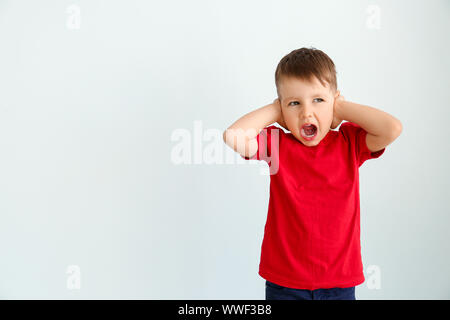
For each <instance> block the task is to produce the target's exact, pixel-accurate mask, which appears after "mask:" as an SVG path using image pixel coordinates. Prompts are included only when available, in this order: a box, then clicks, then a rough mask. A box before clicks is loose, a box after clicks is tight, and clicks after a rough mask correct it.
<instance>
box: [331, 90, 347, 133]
mask: <svg viewBox="0 0 450 320" xmlns="http://www.w3.org/2000/svg"><path fill="white" fill-rule="evenodd" d="M343 101H345V99H344V96H341V92H340V91H338V95H337V97H336V98H334V104H333V121H332V122H331V129H336V128H337V127H338V126H339V125H340V124H341V122H342V119H340V118H339V105H340V104H341V103H342V102H343Z"/></svg>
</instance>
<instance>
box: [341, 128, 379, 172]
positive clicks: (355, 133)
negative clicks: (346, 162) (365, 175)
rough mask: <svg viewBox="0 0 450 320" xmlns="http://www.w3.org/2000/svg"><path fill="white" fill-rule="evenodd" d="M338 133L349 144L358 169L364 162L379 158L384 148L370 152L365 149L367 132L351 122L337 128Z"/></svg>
mask: <svg viewBox="0 0 450 320" xmlns="http://www.w3.org/2000/svg"><path fill="white" fill-rule="evenodd" d="M339 132H340V133H341V134H342V135H343V136H344V138H345V139H346V140H347V141H348V142H349V144H350V147H351V148H352V150H353V152H354V154H355V156H356V158H357V159H358V166H359V167H360V166H361V165H362V164H363V163H364V162H365V161H366V160H369V159H375V158H379V157H380V156H381V155H382V154H383V153H384V151H385V150H386V148H383V149H381V150H378V151H376V152H372V151H370V150H369V148H368V147H367V143H366V136H367V131H366V130H364V129H363V128H362V127H361V126H359V125H358V124H356V123H353V122H344V123H342V124H341V126H340V128H339Z"/></svg>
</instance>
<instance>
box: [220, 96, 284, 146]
mask: <svg viewBox="0 0 450 320" xmlns="http://www.w3.org/2000/svg"><path fill="white" fill-rule="evenodd" d="M278 118H279V109H277V106H276V105H274V104H273V103H271V104H268V105H266V106H264V107H260V108H258V109H256V110H253V111H251V112H249V113H247V114H245V115H243V116H242V117H241V118H239V119H238V120H236V121H235V122H234V123H233V124H232V125H231V126H229V127H228V129H227V130H225V132H224V137H225V135H226V134H227V133H228V132H233V133H235V134H236V133H241V132H242V133H245V135H246V138H247V139H249V140H251V139H253V138H255V137H256V136H257V135H258V134H259V132H260V131H261V130H262V129H264V128H265V127H266V126H268V125H269V124H272V123H274V122H276V121H277V120H278Z"/></svg>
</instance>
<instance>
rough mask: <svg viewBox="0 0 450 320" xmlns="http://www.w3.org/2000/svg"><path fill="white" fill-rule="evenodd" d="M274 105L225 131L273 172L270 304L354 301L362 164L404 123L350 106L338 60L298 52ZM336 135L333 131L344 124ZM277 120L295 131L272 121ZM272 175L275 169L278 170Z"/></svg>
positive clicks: (266, 253) (285, 69) (284, 63)
mask: <svg viewBox="0 0 450 320" xmlns="http://www.w3.org/2000/svg"><path fill="white" fill-rule="evenodd" d="M275 84H276V87H277V94H278V98H277V99H275V100H274V102H273V103H271V104H268V105H266V106H264V107H261V108H259V109H256V110H254V111H252V112H250V113H248V114H246V115H244V116H243V117H241V118H240V119H238V120H237V121H236V122H235V123H233V124H232V125H231V126H230V127H229V128H228V129H227V130H225V132H224V135H223V138H224V141H225V143H226V144H227V145H229V146H230V147H232V148H233V149H234V150H235V151H236V152H238V153H239V154H240V155H241V157H242V158H244V159H246V160H264V161H266V162H267V163H268V164H269V167H270V169H271V170H270V199H269V208H268V214H267V221H266V224H265V228H264V239H263V242H262V247H261V261H260V265H259V275H260V276H261V277H263V278H264V279H266V299H267V300H269V299H291V300H296V299H350V300H354V299H355V286H356V285H359V284H361V283H363V282H364V274H363V267H362V261H361V247H360V219H359V217H360V216H359V214H360V212H359V174H358V170H359V167H360V166H361V165H362V164H363V162H364V161H366V160H368V159H373V158H378V157H380V156H381V155H382V154H383V153H384V151H385V148H386V146H388V145H389V144H391V143H392V142H393V141H394V140H395V139H396V138H397V137H398V136H399V135H400V133H401V131H402V124H401V122H400V121H399V120H398V119H396V118H395V117H393V116H391V115H390V114H387V113H385V112H383V111H381V110H378V109H375V108H372V107H368V106H364V105H360V104H356V103H353V102H348V101H345V99H344V98H343V97H342V96H341V95H340V92H339V90H337V81H336V70H335V66H334V63H333V61H332V60H331V59H330V58H329V57H328V55H326V54H325V53H324V52H322V51H321V50H318V49H315V48H301V49H297V50H294V51H292V52H291V53H289V54H287V55H286V56H285V57H283V58H282V59H281V61H280V62H279V64H278V66H277V69H276V71H275ZM344 120H345V121H347V122H343V123H342V125H341V126H340V128H339V131H333V130H330V129H335V128H337V127H338V126H339V125H340V124H341V122H342V121H344ZM274 122H278V124H279V125H280V126H282V127H283V128H285V129H287V130H289V131H290V133H285V132H284V131H283V130H282V129H279V128H277V127H276V126H274V125H271V126H269V127H266V126H268V125H269V124H272V123H274ZM273 168H275V169H274V170H272V169H273Z"/></svg>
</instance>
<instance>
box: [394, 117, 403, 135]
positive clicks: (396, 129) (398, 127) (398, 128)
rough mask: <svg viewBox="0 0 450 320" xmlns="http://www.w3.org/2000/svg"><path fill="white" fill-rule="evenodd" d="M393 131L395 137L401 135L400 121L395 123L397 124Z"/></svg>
mask: <svg viewBox="0 0 450 320" xmlns="http://www.w3.org/2000/svg"><path fill="white" fill-rule="evenodd" d="M394 131H395V133H396V136H397V137H398V136H399V135H400V134H401V133H402V131H403V125H402V123H401V122H400V120H399V121H397V124H396V125H395V130H394Z"/></svg>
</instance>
